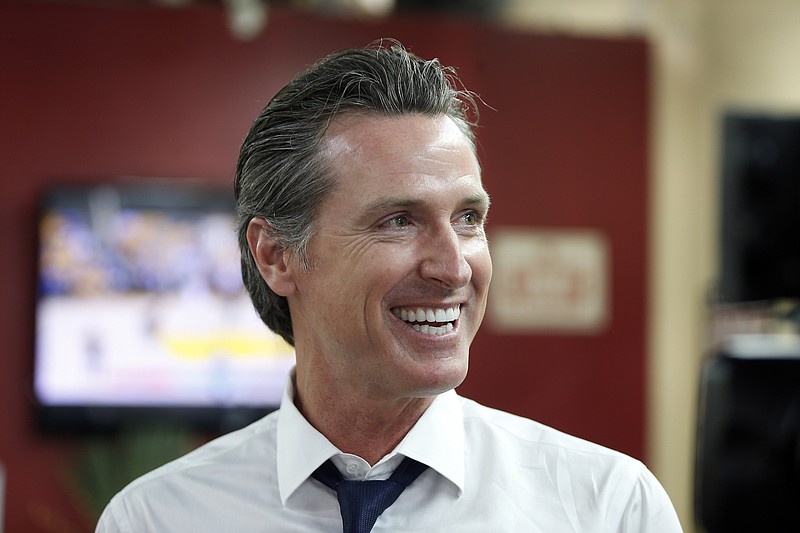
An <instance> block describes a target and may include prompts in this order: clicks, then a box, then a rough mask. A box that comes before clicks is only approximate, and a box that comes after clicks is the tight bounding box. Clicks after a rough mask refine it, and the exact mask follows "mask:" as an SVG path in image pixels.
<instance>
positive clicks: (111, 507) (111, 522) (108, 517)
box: [94, 498, 132, 533]
mask: <svg viewBox="0 0 800 533" xmlns="http://www.w3.org/2000/svg"><path fill="white" fill-rule="evenodd" d="M116 500H117V498H114V499H112V500H111V503H109V504H108V505H107V506H106V508H105V510H103V514H101V515H100V520H98V521H97V526H96V527H95V530H94V533H132V532H131V530H130V528H129V527H126V526H124V525H123V524H121V523H120V521H119V520H118V519H117V514H116V512H115V508H116V506H117V501H116Z"/></svg>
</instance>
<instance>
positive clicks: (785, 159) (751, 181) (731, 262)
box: [719, 112, 800, 302]
mask: <svg viewBox="0 0 800 533" xmlns="http://www.w3.org/2000/svg"><path fill="white" fill-rule="evenodd" d="M722 134H723V135H722V141H723V142H722V176H721V177H722V179H721V193H722V194H721V196H722V204H721V215H722V216H721V218H722V220H721V225H720V226H721V250H720V284H719V285H720V287H719V296H720V299H721V300H722V301H723V302H753V301H760V300H774V299H777V298H800V237H798V236H799V235H800V116H778V115H775V116H771V115H763V114H755V113H742V112H732V113H728V114H727V115H726V116H725V118H724V122H723V131H722Z"/></svg>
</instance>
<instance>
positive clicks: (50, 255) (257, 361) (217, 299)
mask: <svg viewBox="0 0 800 533" xmlns="http://www.w3.org/2000/svg"><path fill="white" fill-rule="evenodd" d="M234 219H235V212H234V202H233V198H232V193H230V192H228V191H226V190H222V189H220V188H217V187H214V186H210V185H202V184H200V183H198V182H195V181H191V180H177V179H174V180H163V181H146V182H138V183H137V182H126V183H124V184H113V185H99V186H90V187H58V188H53V189H52V190H49V191H47V192H46V194H45V195H44V197H43V200H42V204H41V211H40V219H39V261H38V297H37V303H36V342H35V345H36V354H35V360H34V391H35V396H36V399H37V402H38V404H39V407H40V409H39V411H40V415H41V416H40V420H41V422H42V423H43V425H44V426H45V427H46V428H48V429H56V430H75V429H80V430H85V429H92V428H101V429H102V428H114V427H116V426H118V425H120V424H121V423H124V422H126V421H133V420H136V421H170V422H176V423H184V424H189V425H194V426H202V427H203V428H205V429H212V430H222V431H225V430H229V429H234V428H235V427H239V426H242V425H244V424H246V423H248V422H250V421H252V420H255V419H256V418H258V417H260V416H262V415H263V414H265V413H266V412H268V411H269V410H272V409H274V408H276V407H277V406H278V404H279V402H280V398H281V394H282V391H283V386H284V383H285V379H286V376H287V374H288V372H289V369H290V368H291V366H292V365H293V364H294V352H293V350H292V348H291V346H289V345H288V344H287V343H285V342H284V341H283V340H282V339H281V338H280V337H279V336H277V335H275V334H273V333H272V332H270V331H269V330H268V329H267V327H266V326H265V325H264V324H263V323H262V322H261V320H260V319H259V318H258V316H257V314H256V312H255V310H254V309H253V307H252V304H251V302H250V299H249V297H248V295H247V292H246V291H245V289H244V287H243V285H242V279H241V274H240V262H239V258H240V256H239V249H238V245H237V241H236V234H235V229H234Z"/></svg>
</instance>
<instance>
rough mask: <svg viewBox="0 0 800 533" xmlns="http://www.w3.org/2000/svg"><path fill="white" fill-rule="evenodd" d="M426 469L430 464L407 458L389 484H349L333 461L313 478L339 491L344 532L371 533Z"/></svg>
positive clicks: (326, 462) (318, 470) (352, 482)
mask: <svg viewBox="0 0 800 533" xmlns="http://www.w3.org/2000/svg"><path fill="white" fill-rule="evenodd" d="M426 468H428V467H427V466H426V465H424V464H422V463H420V462H418V461H415V460H414V459H411V458H410V457H406V458H404V459H403V461H402V462H401V463H400V465H399V466H398V467H397V468H396V469H395V471H394V472H393V473H392V475H391V477H390V478H389V479H387V480H385V481H374V480H373V481H347V480H344V479H342V475H341V474H340V473H339V470H338V469H337V468H336V467H335V466H334V464H333V463H332V462H331V461H330V459H329V460H327V461H325V462H324V463H322V466H320V467H319V468H317V469H316V470H315V471H314V473H313V474H311V477H313V478H314V479H316V480H317V481H320V482H322V483H324V484H325V485H327V486H329V487H330V488H332V489H333V490H335V491H336V496H337V497H338V498H339V510H340V511H341V513H342V531H343V533H368V532H369V531H371V530H372V526H374V525H375V521H376V520H377V519H378V517H379V516H380V515H381V513H382V512H383V511H385V510H386V509H387V508H388V507H389V506H390V505H392V504H393V503H394V502H395V500H397V498H399V497H400V493H402V492H403V491H404V490H405V488H406V487H408V486H409V485H410V484H411V482H412V481H414V480H415V479H417V478H418V477H419V475H420V474H421V473H422V472H423V471H424V470H425V469H426Z"/></svg>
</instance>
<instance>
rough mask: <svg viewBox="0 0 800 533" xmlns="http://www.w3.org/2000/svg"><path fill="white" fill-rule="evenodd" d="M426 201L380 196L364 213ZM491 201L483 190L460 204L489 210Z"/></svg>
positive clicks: (377, 212)
mask: <svg viewBox="0 0 800 533" xmlns="http://www.w3.org/2000/svg"><path fill="white" fill-rule="evenodd" d="M425 203H426V202H425V200H422V199H419V198H397V197H387V198H380V199H378V200H376V201H375V202H373V203H372V204H370V205H368V206H367V208H366V209H365V210H364V213H365V215H366V216H371V215H374V214H380V213H385V212H389V211H394V210H396V209H410V208H417V207H420V206H423V205H425ZM490 203H491V201H490V199H489V194H488V193H487V192H486V191H484V190H481V192H477V193H474V194H470V195H469V196H466V197H464V198H462V199H461V202H460V205H464V206H479V207H481V208H483V209H484V210H485V211H488V210H489V204H490Z"/></svg>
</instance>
